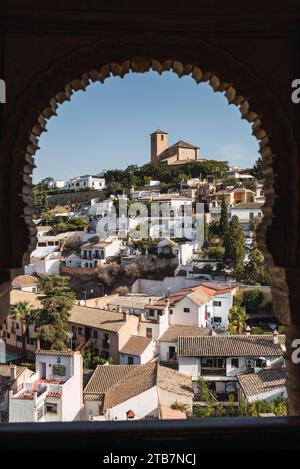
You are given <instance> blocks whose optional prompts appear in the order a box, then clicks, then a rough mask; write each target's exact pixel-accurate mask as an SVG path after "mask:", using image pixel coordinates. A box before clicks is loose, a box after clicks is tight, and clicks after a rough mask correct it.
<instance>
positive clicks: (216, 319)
mask: <svg viewBox="0 0 300 469" xmlns="http://www.w3.org/2000/svg"><path fill="white" fill-rule="evenodd" d="M213 322H216V323H220V322H222V318H219V317H218V316H215V317H214V318H213Z"/></svg>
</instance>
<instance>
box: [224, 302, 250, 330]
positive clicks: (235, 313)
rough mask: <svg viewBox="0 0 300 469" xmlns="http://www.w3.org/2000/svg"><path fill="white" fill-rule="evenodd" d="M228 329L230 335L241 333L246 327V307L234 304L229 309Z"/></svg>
mask: <svg viewBox="0 0 300 469" xmlns="http://www.w3.org/2000/svg"><path fill="white" fill-rule="evenodd" d="M228 319H229V331H230V334H231V335H236V334H237V335H241V334H242V333H243V330H244V329H245V328H246V325H247V319H248V316H247V314H246V309H245V308H244V307H242V306H238V305H234V306H232V308H230V310H229V315H228Z"/></svg>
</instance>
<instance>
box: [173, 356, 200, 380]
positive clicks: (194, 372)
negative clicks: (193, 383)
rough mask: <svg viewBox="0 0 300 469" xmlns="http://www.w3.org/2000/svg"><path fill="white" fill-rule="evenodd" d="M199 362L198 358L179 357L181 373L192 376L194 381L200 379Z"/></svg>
mask: <svg viewBox="0 0 300 469" xmlns="http://www.w3.org/2000/svg"><path fill="white" fill-rule="evenodd" d="M199 361H200V360H199V358H197V357H178V371H179V373H183V374H185V375H189V376H192V379H198V377H199V370H200V365H199Z"/></svg>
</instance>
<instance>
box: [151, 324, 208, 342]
mask: <svg viewBox="0 0 300 469" xmlns="http://www.w3.org/2000/svg"><path fill="white" fill-rule="evenodd" d="M211 334H212V330H211V328H209V327H196V326H169V327H168V329H167V330H166V332H165V333H164V334H163V335H162V336H161V337H160V338H159V339H158V340H159V342H177V339H178V337H189V336H210V335H211Z"/></svg>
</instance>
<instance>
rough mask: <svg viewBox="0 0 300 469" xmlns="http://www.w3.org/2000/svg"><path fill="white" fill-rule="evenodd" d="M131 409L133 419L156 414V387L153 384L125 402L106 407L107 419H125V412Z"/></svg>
mask: <svg viewBox="0 0 300 469" xmlns="http://www.w3.org/2000/svg"><path fill="white" fill-rule="evenodd" d="M129 410H132V411H133V412H134V413H135V419H134V420H140V419H143V418H144V417H146V416H147V415H149V414H151V415H153V416H158V413H159V412H158V395H157V388H156V386H153V387H152V388H150V389H148V390H147V391H145V392H143V393H141V394H139V395H138V396H134V397H132V398H131V399H128V400H127V401H125V402H122V403H121V404H119V405H117V406H115V407H113V408H112V409H108V411H107V412H106V418H107V420H127V415H126V412H128V411H129Z"/></svg>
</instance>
